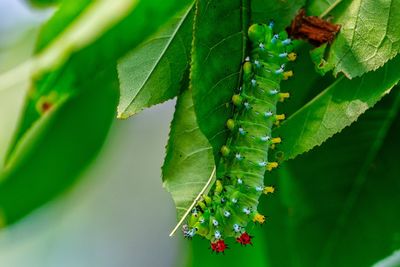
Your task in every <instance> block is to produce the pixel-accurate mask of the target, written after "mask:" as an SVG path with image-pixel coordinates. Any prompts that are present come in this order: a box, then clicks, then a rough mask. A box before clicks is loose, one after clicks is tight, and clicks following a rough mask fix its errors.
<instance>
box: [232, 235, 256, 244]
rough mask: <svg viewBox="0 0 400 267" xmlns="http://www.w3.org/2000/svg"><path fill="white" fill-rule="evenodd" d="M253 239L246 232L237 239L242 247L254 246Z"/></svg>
mask: <svg viewBox="0 0 400 267" xmlns="http://www.w3.org/2000/svg"><path fill="white" fill-rule="evenodd" d="M252 238H253V237H252V236H250V235H249V234H248V233H246V232H244V233H243V234H241V235H240V236H239V237H238V238H236V241H237V242H238V243H240V244H241V245H245V246H246V245H253V243H251V239H252Z"/></svg>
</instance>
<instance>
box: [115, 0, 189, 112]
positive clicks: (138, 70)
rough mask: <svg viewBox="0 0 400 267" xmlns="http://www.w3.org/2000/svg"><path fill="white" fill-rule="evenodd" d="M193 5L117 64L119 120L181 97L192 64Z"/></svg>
mask: <svg viewBox="0 0 400 267" xmlns="http://www.w3.org/2000/svg"><path fill="white" fill-rule="evenodd" d="M193 15H194V8H193V5H191V6H189V7H188V8H187V9H186V10H185V11H184V12H183V13H182V14H181V15H179V16H177V17H176V18H174V19H173V20H172V21H170V22H168V23H167V25H166V26H165V27H163V29H162V30H161V31H159V32H158V33H157V34H155V35H154V36H152V37H151V38H150V39H149V40H147V41H146V42H145V43H144V44H142V45H140V46H139V47H138V48H136V49H134V50H133V51H132V52H130V53H129V54H128V55H126V56H125V57H124V58H122V59H121V61H120V62H119V64H118V74H119V80H120V91H121V97H120V101H119V105H118V117H119V118H123V119H125V118H128V117H129V116H132V115H134V114H136V113H138V112H140V111H141V110H142V109H144V108H146V107H150V106H152V105H155V104H159V103H162V102H164V101H166V100H168V99H171V98H173V97H175V96H176V95H177V94H178V93H179V89H180V87H181V83H182V80H183V78H184V74H185V71H186V70H187V68H188V66H189V62H190V49H191V43H192V31H193Z"/></svg>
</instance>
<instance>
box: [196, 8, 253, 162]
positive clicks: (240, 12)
mask: <svg viewBox="0 0 400 267" xmlns="http://www.w3.org/2000/svg"><path fill="white" fill-rule="evenodd" d="M245 2H246V1H242V0H223V1H221V0H205V1H197V5H196V16H195V26H194V36H193V50H192V63H191V75H190V87H191V88H192V90H193V100H194V108H195V111H196V115H197V121H198V123H199V127H200V129H201V131H202V132H203V133H204V134H205V136H206V137H207V138H208V140H209V142H210V143H211V145H212V147H213V149H214V156H215V160H216V162H218V157H219V155H218V152H219V149H220V147H221V145H222V144H224V143H225V141H226V138H227V131H226V129H225V122H226V120H227V119H228V118H229V117H230V116H231V113H232V107H231V105H230V102H231V97H232V95H233V93H234V91H235V90H236V89H237V88H239V86H240V66H241V62H243V61H244V58H245V54H246V53H245V44H246V37H245V36H246V33H247V27H248V23H247V20H246V17H247V13H248V6H247V3H245Z"/></svg>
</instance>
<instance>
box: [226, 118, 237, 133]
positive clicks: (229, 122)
mask: <svg viewBox="0 0 400 267" xmlns="http://www.w3.org/2000/svg"><path fill="white" fill-rule="evenodd" d="M226 127H227V128H228V129H229V130H231V131H233V129H235V121H234V120H232V119H229V120H227V121H226Z"/></svg>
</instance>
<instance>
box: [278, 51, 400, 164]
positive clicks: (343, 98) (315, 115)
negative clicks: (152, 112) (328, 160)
mask: <svg viewBox="0 0 400 267" xmlns="http://www.w3.org/2000/svg"><path fill="white" fill-rule="evenodd" d="M399 64H400V57H396V58H395V59H393V60H391V61H390V62H388V63H387V64H386V65H385V66H384V67H383V68H381V69H379V70H377V71H375V72H371V73H368V74H366V75H364V76H362V77H360V78H356V79H353V80H348V79H346V78H345V77H341V78H339V79H337V80H336V81H335V82H334V83H332V84H331V85H330V86H328V87H327V88H326V89H325V90H324V91H323V92H321V93H320V94H319V95H318V96H316V97H315V98H314V99H312V100H311V101H309V102H308V103H307V104H306V105H304V106H303V107H302V108H301V109H299V110H298V111H297V112H296V113H294V114H293V115H292V116H290V117H289V118H288V119H287V120H286V121H285V122H284V123H283V124H282V126H281V127H279V128H277V129H275V131H274V133H275V135H278V136H281V137H282V138H283V142H282V144H281V145H280V146H279V151H280V155H279V158H280V159H293V158H295V157H296V156H297V155H299V154H302V153H304V152H307V151H309V150H311V149H312V148H314V147H315V146H318V145H321V144H322V143H323V142H324V141H325V140H327V139H328V138H330V137H332V136H333V135H334V134H336V133H338V132H340V131H341V130H342V129H343V128H345V127H346V126H349V125H350V124H351V123H353V122H354V121H356V120H357V118H358V117H359V116H360V115H361V114H362V113H364V112H365V111H366V110H367V109H368V108H370V107H372V106H373V105H375V103H376V102H377V101H379V100H380V99H381V98H382V97H383V96H384V95H385V94H387V93H388V92H389V91H390V89H391V88H392V87H393V86H394V85H396V84H397V83H398V81H399V80H400V73H399V71H398V66H399ZM277 155H278V154H277Z"/></svg>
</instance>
